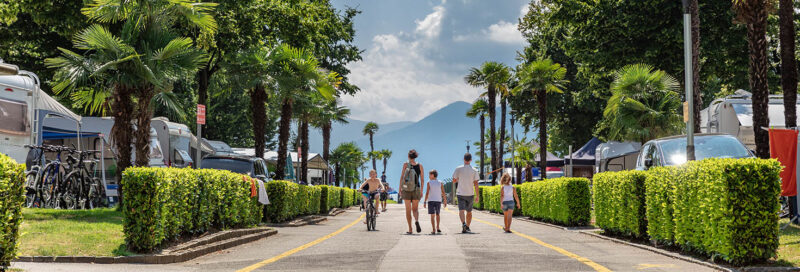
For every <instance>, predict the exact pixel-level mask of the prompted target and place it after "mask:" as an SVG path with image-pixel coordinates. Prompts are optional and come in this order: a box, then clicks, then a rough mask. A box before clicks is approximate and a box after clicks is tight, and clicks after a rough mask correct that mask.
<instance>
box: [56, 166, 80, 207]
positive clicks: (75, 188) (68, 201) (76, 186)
mask: <svg viewBox="0 0 800 272" xmlns="http://www.w3.org/2000/svg"><path fill="white" fill-rule="evenodd" d="M78 176H79V175H78V174H77V173H70V174H69V175H67V177H66V178H65V179H64V181H65V182H66V183H65V184H64V185H65V186H64V190H63V191H62V192H61V195H60V196H61V197H60V199H61V201H62V203H63V207H64V208H65V209H69V210H75V209H79V208H81V207H80V203H79V201H78V200H79V199H78V196H79V195H80V191H81V190H80V189H81V185H80V179H79V177H78Z"/></svg>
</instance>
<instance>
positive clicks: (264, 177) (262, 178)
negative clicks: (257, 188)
mask: <svg viewBox="0 0 800 272" xmlns="http://www.w3.org/2000/svg"><path fill="white" fill-rule="evenodd" d="M256 178H257V179H260V180H262V181H267V176H265V175H256Z"/></svg>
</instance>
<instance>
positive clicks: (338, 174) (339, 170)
mask: <svg viewBox="0 0 800 272" xmlns="http://www.w3.org/2000/svg"><path fill="white" fill-rule="evenodd" d="M334 168H335V169H336V173H335V174H334V175H333V176H334V177H335V181H336V187H339V181H340V180H341V175H342V167H341V166H339V164H338V163H337V164H336V165H335V166H334Z"/></svg>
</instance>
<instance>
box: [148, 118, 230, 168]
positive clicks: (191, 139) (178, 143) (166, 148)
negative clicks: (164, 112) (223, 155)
mask: <svg viewBox="0 0 800 272" xmlns="http://www.w3.org/2000/svg"><path fill="white" fill-rule="evenodd" d="M150 127H151V128H153V129H155V132H156V135H157V138H158V143H159V145H160V147H161V150H162V151H163V152H164V153H163V155H164V163H165V164H166V165H167V166H170V167H193V166H194V165H196V164H195V161H197V148H196V147H197V142H198V141H197V137H195V136H194V134H192V131H191V130H190V129H189V127H188V126H186V125H184V124H180V123H175V122H170V121H169V119H167V118H165V117H156V118H153V119H152V120H151V121H150ZM200 143H201V150H202V156H205V155H208V154H214V153H215V152H214V148H213V147H212V146H211V145H209V144H208V142H207V141H200Z"/></svg>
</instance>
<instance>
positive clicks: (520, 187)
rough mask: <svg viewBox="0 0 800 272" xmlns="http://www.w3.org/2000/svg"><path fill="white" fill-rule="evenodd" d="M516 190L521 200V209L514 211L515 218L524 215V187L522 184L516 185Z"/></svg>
mask: <svg viewBox="0 0 800 272" xmlns="http://www.w3.org/2000/svg"><path fill="white" fill-rule="evenodd" d="M514 190H516V191H517V198H519V208H516V207H514V208H515V209H514V215H515V216H517V215H522V214H523V212H522V208H523V207H522V185H521V184H517V185H514Z"/></svg>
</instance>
